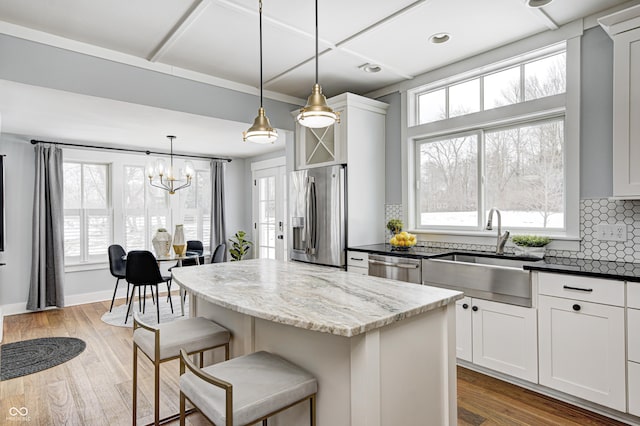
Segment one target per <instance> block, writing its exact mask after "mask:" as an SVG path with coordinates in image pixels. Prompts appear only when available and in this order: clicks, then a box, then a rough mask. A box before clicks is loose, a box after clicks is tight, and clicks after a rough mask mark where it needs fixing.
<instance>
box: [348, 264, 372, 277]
mask: <svg viewBox="0 0 640 426" xmlns="http://www.w3.org/2000/svg"><path fill="white" fill-rule="evenodd" d="M347 272H355V273H356V274H360V275H369V269H367V268H361V267H359V266H351V265H348V266H347Z"/></svg>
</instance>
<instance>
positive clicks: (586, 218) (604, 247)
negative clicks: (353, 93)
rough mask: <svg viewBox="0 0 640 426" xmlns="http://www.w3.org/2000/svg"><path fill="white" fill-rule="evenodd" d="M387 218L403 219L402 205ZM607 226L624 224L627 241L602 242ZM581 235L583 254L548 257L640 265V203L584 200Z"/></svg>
mask: <svg viewBox="0 0 640 426" xmlns="http://www.w3.org/2000/svg"><path fill="white" fill-rule="evenodd" d="M385 216H386V218H387V220H388V219H389V218H391V217H402V206H401V205H398V204H387V205H385ZM385 223H386V222H385ZM603 223H607V224H616V223H624V224H625V225H626V226H627V240H626V241H600V240H598V238H597V232H596V226H597V225H600V224H603ZM580 236H581V237H582V241H581V242H580V251H569V250H547V253H546V254H547V256H555V257H571V258H577V259H595V260H612V261H621V262H640V200H610V199H608V198H588V199H583V200H580ZM420 243H422V244H424V245H428V246H434V247H445V248H452V249H462V250H492V249H493V248H494V246H483V245H477V244H455V243H441V242H436V241H428V240H422V239H420Z"/></svg>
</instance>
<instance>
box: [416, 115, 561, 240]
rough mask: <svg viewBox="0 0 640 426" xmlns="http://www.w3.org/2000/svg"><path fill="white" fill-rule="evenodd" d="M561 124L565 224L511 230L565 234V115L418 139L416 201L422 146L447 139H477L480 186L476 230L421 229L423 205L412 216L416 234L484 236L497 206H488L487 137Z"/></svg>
mask: <svg viewBox="0 0 640 426" xmlns="http://www.w3.org/2000/svg"><path fill="white" fill-rule="evenodd" d="M556 121H562V122H563V128H565V132H564V133H565V136H564V141H563V142H564V143H563V155H562V156H563V158H562V160H563V170H564V179H563V205H564V206H565V211H564V212H563V216H564V220H563V227H562V228H561V229H558V228H547V229H545V228H533V227H525V226H517V227H516V226H509V229H510V230H512V231H517V232H518V233H535V234H545V235H546V234H549V235H558V234H564V233H566V229H567V214H566V198H567V197H566V160H567V159H566V155H565V152H566V117H565V114H564V113H562V114H558V113H555V114H548V115H545V116H543V117H538V118H536V119H533V120H514V121H512V122H505V123H500V124H499V125H496V126H485V127H483V128H481V129H475V130H470V131H466V132H458V133H453V134H443V135H440V136H434V137H430V138H425V139H416V140H415V143H414V161H415V164H414V169H415V170H416V198H417V197H418V196H419V195H420V194H419V192H420V176H419V172H418V171H419V170H420V147H421V146H422V145H423V144H427V143H432V142H438V141H442V140H446V139H455V138H460V137H465V136H470V135H475V136H476V137H477V141H476V146H477V163H476V167H477V170H476V175H477V176H476V179H477V181H476V185H477V191H478V193H477V195H476V202H477V206H478V209H477V213H478V216H477V223H476V225H475V226H450V225H428V226H425V225H421V224H420V220H419V219H418V218H419V216H420V214H421V212H420V203H418V202H416V203H415V206H414V208H415V211H414V212H413V214H414V218H415V230H416V231H418V232H419V231H427V232H428V231H430V230H437V231H454V232H455V231H462V232H464V231H470V232H474V231H475V232H481V231H483V228H484V226H485V224H486V223H487V219H488V218H487V212H488V211H489V209H490V208H492V207H494V206H489V205H487V203H486V200H485V198H486V188H487V177H486V165H487V164H486V159H485V157H486V134H487V133H493V132H500V131H505V130H512V129H519V128H522V127H527V126H532V125H542V124H544V123H550V122H556Z"/></svg>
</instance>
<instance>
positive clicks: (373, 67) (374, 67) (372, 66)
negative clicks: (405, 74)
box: [358, 63, 382, 73]
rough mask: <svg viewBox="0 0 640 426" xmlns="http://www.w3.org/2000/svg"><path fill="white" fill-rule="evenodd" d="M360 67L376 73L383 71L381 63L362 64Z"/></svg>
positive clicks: (365, 70)
mask: <svg viewBox="0 0 640 426" xmlns="http://www.w3.org/2000/svg"><path fill="white" fill-rule="evenodd" d="M358 68H360V69H361V70H362V71H364V72H372V73H376V72H380V71H382V67H381V66H380V65H376V64H369V63H366V64H362V65H360V66H359V67H358Z"/></svg>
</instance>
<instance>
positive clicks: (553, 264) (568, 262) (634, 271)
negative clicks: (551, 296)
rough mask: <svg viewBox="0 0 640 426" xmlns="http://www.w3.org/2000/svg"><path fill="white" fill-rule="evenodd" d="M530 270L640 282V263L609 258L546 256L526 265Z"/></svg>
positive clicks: (525, 267)
mask: <svg viewBox="0 0 640 426" xmlns="http://www.w3.org/2000/svg"><path fill="white" fill-rule="evenodd" d="M524 269H526V270H529V271H539V272H553V273H556V274H570V275H582V276H586V277H595V278H607V279H612V280H624V281H636V282H640V264H639V263H627V262H613V261H607V260H592V259H573V258H567V257H545V258H544V259H543V260H540V261H538V262H534V263H529V264H526V265H525V266H524Z"/></svg>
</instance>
